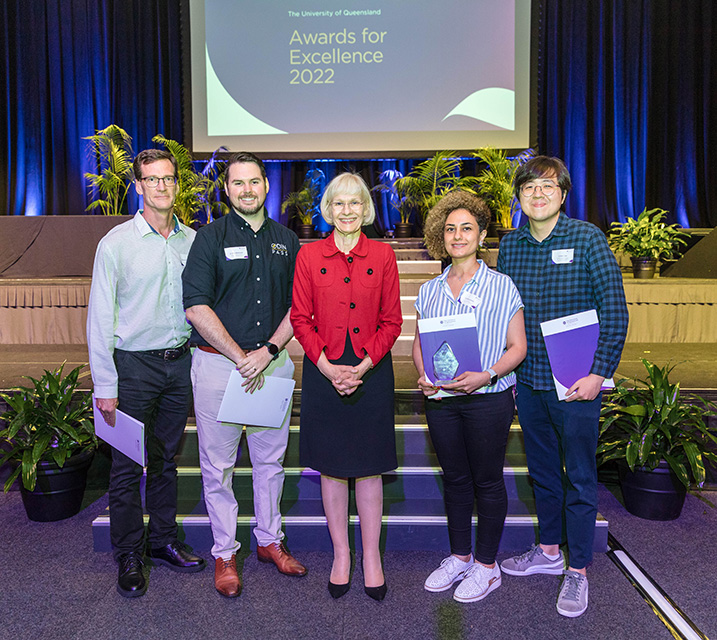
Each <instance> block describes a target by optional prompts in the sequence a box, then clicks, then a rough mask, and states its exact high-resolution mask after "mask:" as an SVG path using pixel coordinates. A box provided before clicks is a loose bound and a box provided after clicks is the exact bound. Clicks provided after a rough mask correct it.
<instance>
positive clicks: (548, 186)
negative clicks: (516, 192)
mask: <svg viewBox="0 0 717 640" xmlns="http://www.w3.org/2000/svg"><path fill="white" fill-rule="evenodd" d="M558 188H559V187H558V185H557V184H555V183H554V182H543V184H534V183H532V182H527V183H526V184H524V185H523V186H522V187H520V195H522V196H525V197H526V198H529V197H530V196H532V195H533V194H534V193H535V190H536V189H540V192H541V193H542V194H543V195H544V196H548V197H550V196H552V195H553V194H554V193H555V190H556V189H558Z"/></svg>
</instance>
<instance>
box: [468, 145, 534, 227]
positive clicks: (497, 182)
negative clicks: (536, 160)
mask: <svg viewBox="0 0 717 640" xmlns="http://www.w3.org/2000/svg"><path fill="white" fill-rule="evenodd" d="M471 155H473V156H475V157H476V158H478V159H479V160H480V161H481V162H484V163H485V164H486V165H487V166H486V168H485V169H484V170H483V171H482V172H481V173H480V174H479V175H478V188H479V191H480V195H481V196H482V197H483V198H485V201H486V203H487V204H488V206H489V207H490V209H491V211H492V212H493V215H494V216H495V220H496V222H497V224H498V225H499V228H498V229H497V233H498V237H499V238H500V237H502V236H503V235H505V234H506V233H508V232H509V231H511V230H512V229H513V218H514V217H515V212H516V205H517V202H516V200H515V198H514V197H513V184H514V180H515V172H516V170H517V169H518V167H520V166H521V165H522V164H524V163H525V162H526V161H527V160H529V159H530V158H531V157H533V156H534V155H535V152H534V151H533V150H532V149H526V150H525V151H523V152H522V153H521V154H519V155H517V156H515V157H514V158H509V157H508V155H507V154H506V152H505V151H503V150H501V149H496V148H494V147H481V148H480V149H476V150H475V151H474V152H473V153H472V154H471Z"/></svg>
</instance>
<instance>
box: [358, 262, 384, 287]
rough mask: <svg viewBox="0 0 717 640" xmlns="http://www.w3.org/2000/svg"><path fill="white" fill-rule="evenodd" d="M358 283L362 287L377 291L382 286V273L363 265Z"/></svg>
mask: <svg viewBox="0 0 717 640" xmlns="http://www.w3.org/2000/svg"><path fill="white" fill-rule="evenodd" d="M358 282H359V284H360V285H361V286H362V287H366V288H367V289H375V288H376V287H378V286H379V285H380V284H381V272H380V270H378V269H374V268H373V267H370V266H368V265H362V266H361V267H360V268H359V270H358Z"/></svg>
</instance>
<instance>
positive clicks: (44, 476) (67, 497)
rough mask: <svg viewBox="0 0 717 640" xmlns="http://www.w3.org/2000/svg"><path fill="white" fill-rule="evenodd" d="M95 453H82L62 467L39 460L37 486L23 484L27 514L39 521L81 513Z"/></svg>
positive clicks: (71, 458) (21, 490)
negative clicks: (30, 486)
mask: <svg viewBox="0 0 717 640" xmlns="http://www.w3.org/2000/svg"><path fill="white" fill-rule="evenodd" d="M94 455H95V452H94V450H90V451H83V452H81V453H78V454H77V455H74V456H71V457H70V458H68V459H67V461H66V462H65V466H64V467H62V468H60V467H58V466H57V465H56V464H55V463H54V462H45V461H41V462H39V463H38V465H37V484H36V485H35V489H34V490H33V491H28V490H27V489H25V487H24V486H23V485H22V483H21V484H20V493H21V495H22V503H23V504H24V505H25V511H26V512H27V517H28V518H30V520H33V521H35V522H54V521H55V520H64V519H65V518H69V517H71V516H74V515H76V514H77V513H79V511H80V507H81V506H82V498H83V496H84V494H85V485H86V484H87V470H88V469H89V468H90V464H91V463H92V458H93V457H94Z"/></svg>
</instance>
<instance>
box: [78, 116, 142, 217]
mask: <svg viewBox="0 0 717 640" xmlns="http://www.w3.org/2000/svg"><path fill="white" fill-rule="evenodd" d="M83 139H84V140H89V141H90V144H89V152H90V155H91V156H92V157H94V159H95V161H96V164H97V169H98V171H99V173H96V174H95V173H86V174H85V179H86V180H87V181H88V182H89V184H90V191H89V192H90V197H94V196H95V194H96V193H98V194H99V197H97V198H96V199H95V200H93V201H92V202H91V203H90V204H89V206H88V207H87V211H94V210H95V209H97V208H100V209H101V210H102V213H104V214H105V215H108V216H119V215H122V213H125V212H124V211H123V209H124V207H125V200H126V198H127V190H128V189H129V186H130V185H131V184H132V180H133V176H132V158H133V156H134V154H133V152H132V138H131V137H130V135H129V134H128V133H127V132H126V131H125V130H124V129H122V128H121V127H118V126H117V125H116V124H111V125H109V126H108V127H106V128H104V129H100V130H98V131H97V132H96V133H95V135H93V136H87V137H86V138H83Z"/></svg>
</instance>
